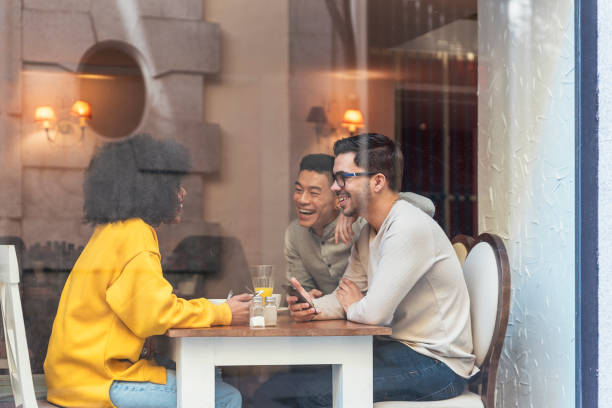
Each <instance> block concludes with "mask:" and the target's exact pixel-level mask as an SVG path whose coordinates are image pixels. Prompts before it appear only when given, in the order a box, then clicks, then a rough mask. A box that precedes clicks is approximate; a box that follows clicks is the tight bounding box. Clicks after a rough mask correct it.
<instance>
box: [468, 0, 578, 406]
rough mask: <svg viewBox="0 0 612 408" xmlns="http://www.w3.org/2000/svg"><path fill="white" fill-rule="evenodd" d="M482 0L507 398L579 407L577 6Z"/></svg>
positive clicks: (487, 158) (501, 398) (483, 122)
mask: <svg viewBox="0 0 612 408" xmlns="http://www.w3.org/2000/svg"><path fill="white" fill-rule="evenodd" d="M478 3H479V4H478V20H479V33H478V36H479V43H478V47H479V72H478V76H479V99H478V116H479V135H478V144H479V146H478V202H479V212H478V213H479V214H478V216H479V229H480V231H481V232H483V231H491V232H494V233H497V234H500V235H501V236H502V238H504V240H505V242H506V245H507V247H508V252H509V258H510V266H511V270H512V305H511V312H510V321H509V327H508V332H507V335H506V342H505V346H504V350H503V352H502V361H501V366H500V371H499V377H498V384H497V391H498V394H497V403H498V405H497V406H498V407H499V406H501V407H525V408H531V407H534V408H535V407H537V408H544V407H551V408H560V407H573V406H574V394H575V391H574V387H575V385H574V383H575V381H574V377H575V375H574V367H575V363H574V360H575V352H574V347H575V342H574V337H575V336H574V286H575V285H574V282H575V262H574V234H575V231H574V4H573V1H572V0H481V1H479V2H478Z"/></svg>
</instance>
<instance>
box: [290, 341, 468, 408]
mask: <svg viewBox="0 0 612 408" xmlns="http://www.w3.org/2000/svg"><path fill="white" fill-rule="evenodd" d="M373 354H374V355H373V357H374V361H373V363H374V374H373V388H374V390H373V391H374V402H379V401H437V400H444V399H449V398H453V397H456V396H457V395H459V394H461V393H462V392H463V390H464V388H465V385H466V382H467V381H466V380H465V379H464V378H463V377H460V376H459V375H457V374H455V372H454V371H452V370H451V369H450V368H448V367H447V366H446V364H444V363H442V362H440V361H438V360H436V359H433V358H430V357H427V356H424V355H422V354H419V353H417V352H416V351H414V350H412V349H411V348H410V347H407V346H405V345H404V344H402V343H399V342H397V341H388V340H380V339H377V338H374V350H373ZM298 402H299V406H300V407H301V408H313V407H331V406H332V378H331V372H330V370H322V371H320V372H319V373H313V374H312V375H310V376H309V378H308V379H303V380H302V381H300V384H299V385H298Z"/></svg>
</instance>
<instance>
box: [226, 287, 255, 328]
mask: <svg viewBox="0 0 612 408" xmlns="http://www.w3.org/2000/svg"><path fill="white" fill-rule="evenodd" d="M252 298H253V295H251V294H249V293H243V294H241V295H236V296H232V297H231V298H229V300H228V301H227V305H228V306H229V307H230V310H231V311H232V323H231V324H233V325H240V324H248V323H249V302H250V300H251V299H252Z"/></svg>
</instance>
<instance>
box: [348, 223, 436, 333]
mask: <svg viewBox="0 0 612 408" xmlns="http://www.w3.org/2000/svg"><path fill="white" fill-rule="evenodd" d="M434 252H435V250H434V241H433V236H432V234H431V231H430V229H429V227H428V225H427V224H426V223H399V222H398V223H394V224H392V225H391V226H390V227H389V230H388V231H387V232H386V233H385V238H384V242H382V243H381V247H380V254H379V255H380V256H379V258H378V265H377V269H378V270H379V271H380V273H378V274H376V275H374V276H373V277H372V281H371V282H370V286H369V289H368V293H367V295H366V296H365V297H363V298H362V299H361V300H360V301H359V302H355V303H353V304H352V305H351V306H350V307H349V308H348V310H347V319H348V320H351V321H354V322H358V323H364V324H374V325H390V324H391V322H392V321H393V316H394V313H395V310H396V309H397V306H398V305H399V304H400V302H401V301H402V300H403V299H404V298H405V297H406V295H407V293H408V292H409V291H410V289H412V287H413V286H414V285H415V284H416V282H417V281H418V280H419V279H420V278H421V277H422V276H423V275H424V274H425V273H426V272H427V271H428V270H429V269H430V268H431V267H432V265H433V263H434V262H435V255H434Z"/></svg>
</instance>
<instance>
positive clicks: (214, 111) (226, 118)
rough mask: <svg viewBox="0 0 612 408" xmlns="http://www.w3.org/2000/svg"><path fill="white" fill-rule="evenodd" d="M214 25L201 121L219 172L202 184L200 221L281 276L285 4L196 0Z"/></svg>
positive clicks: (284, 182) (286, 146)
mask: <svg viewBox="0 0 612 408" xmlns="http://www.w3.org/2000/svg"><path fill="white" fill-rule="evenodd" d="M203 7H204V16H205V19H206V21H209V22H214V23H218V24H219V25H220V27H221V49H222V50H223V52H222V60H221V72H220V74H219V75H218V76H217V77H215V78H214V79H212V80H209V81H207V83H206V86H205V91H204V101H205V102H204V120H205V121H206V122H212V123H217V124H219V126H220V128H221V140H222V149H221V156H222V157H221V163H222V164H221V170H220V172H219V174H218V176H208V177H206V178H205V187H204V219H206V220H207V221H209V222H218V223H220V225H221V230H222V232H223V234H224V235H232V236H236V237H238V238H239V239H240V240H241V241H242V245H243V247H244V250H245V254H246V256H247V260H248V261H249V263H271V264H275V265H278V271H279V273H282V271H284V256H283V234H284V230H285V228H286V226H287V224H288V222H289V218H288V214H289V207H288V206H289V202H288V200H287V199H286V197H288V196H289V190H288V186H289V175H288V171H287V169H288V168H289V156H288V152H289V122H288V117H289V113H288V111H289V101H288V96H289V92H288V76H289V56H288V53H289V45H288V43H289V29H288V22H289V18H288V3H287V1H285V0H278V1H267V0H266V1H263V0H262V1H248V2H245V1H241V0H204V1H203Z"/></svg>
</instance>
